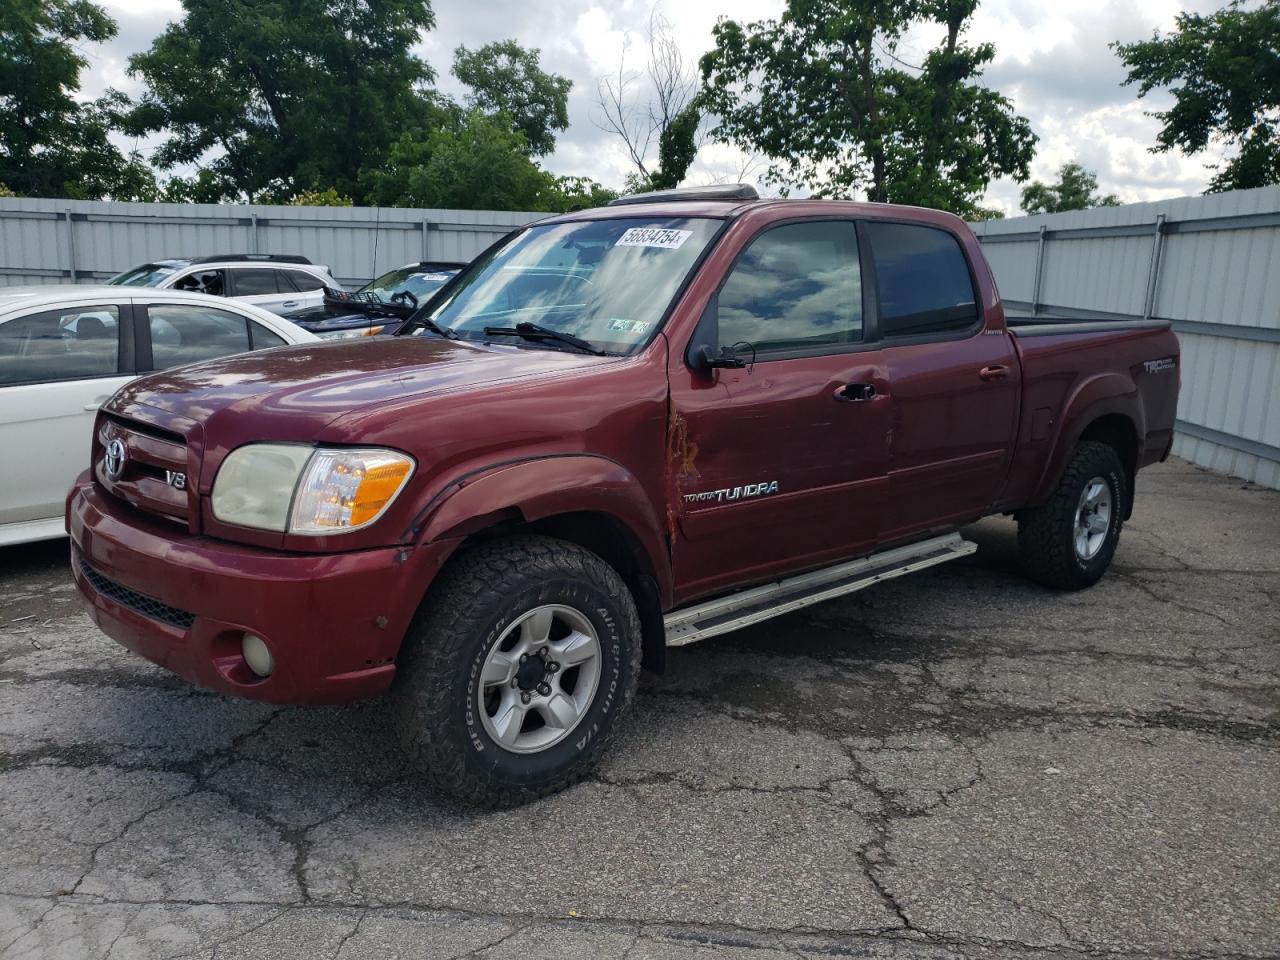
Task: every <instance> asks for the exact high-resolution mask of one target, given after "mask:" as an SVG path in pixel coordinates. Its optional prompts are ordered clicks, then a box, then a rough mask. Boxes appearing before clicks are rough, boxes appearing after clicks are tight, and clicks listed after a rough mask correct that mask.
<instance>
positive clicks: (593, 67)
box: [83, 0, 1220, 214]
mask: <svg viewBox="0 0 1280 960" xmlns="http://www.w3.org/2000/svg"><path fill="white" fill-rule="evenodd" d="M99 2H101V3H103V5H104V6H105V7H106V8H107V9H108V10H109V12H110V13H111V15H112V16H113V17H115V18H116V20H117V21H118V22H119V25H120V35H119V36H118V37H117V38H116V39H115V40H113V41H111V42H110V43H107V44H104V45H101V46H90V47H88V48H86V49H85V50H84V53H85V54H86V56H87V57H88V58H89V60H90V66H89V68H88V69H87V70H86V71H85V73H84V76H83V93H84V94H85V95H88V96H96V95H97V94H98V93H100V92H101V91H102V90H104V89H105V88H107V87H108V86H113V87H116V88H117V89H120V90H123V91H125V92H126V93H130V94H137V93H139V92H140V87H139V85H138V83H137V82H136V81H134V80H132V79H131V78H130V77H129V76H128V75H127V73H126V67H127V58H128V56H129V54H131V53H135V52H137V51H140V50H144V49H146V48H147V47H148V46H149V45H150V42H151V40H152V38H153V37H154V36H155V35H156V34H158V33H159V32H160V31H161V30H163V29H164V25H165V24H166V23H167V22H168V21H170V20H174V19H178V18H180V17H181V13H182V8H181V5H180V3H179V2H178V0H99ZM1219 5H1220V4H1218V3H1214V2H1208V3H1197V2H1195V0H1129V2H1124V3H1115V2H1108V0H1074V2H1072V3H1063V2H1062V0H983V2H982V5H981V6H980V7H979V10H978V13H977V14H976V16H975V18H974V21H973V25H972V28H971V30H970V31H969V34H968V39H969V40H970V41H971V42H980V41H991V42H993V43H994V44H995V45H996V60H995V63H994V64H992V65H991V67H990V69H989V70H988V71H987V74H986V77H985V82H986V83H987V85H988V86H990V87H992V88H993V89H996V90H999V91H1001V92H1003V93H1004V94H1006V95H1007V96H1009V97H1011V98H1012V99H1013V101H1014V103H1015V105H1016V107H1017V109H1018V111H1019V112H1020V113H1022V114H1024V115H1025V116H1027V117H1028V118H1030V120H1031V125H1032V128H1033V129H1034V130H1035V132H1036V133H1037V134H1039V136H1040V143H1039V149H1038V153H1037V157H1036V160H1035V163H1034V165H1033V167H1032V174H1033V176H1034V177H1036V178H1039V179H1047V178H1049V177H1051V175H1052V174H1053V173H1054V171H1056V169H1057V168H1058V167H1059V166H1060V165H1061V164H1063V163H1065V162H1067V161H1069V160H1079V161H1080V162H1082V163H1083V164H1084V165H1085V166H1087V167H1089V168H1090V169H1092V170H1095V171H1096V172H1097V173H1098V179H1099V182H1100V185H1101V187H1102V189H1103V190H1105V191H1107V192H1112V193H1116V194H1118V195H1119V196H1120V198H1121V199H1122V200H1123V201H1126V202H1132V201H1138V200H1154V199H1159V198H1164V197H1173V196H1184V195H1187V194H1194V193H1199V192H1201V191H1202V190H1203V189H1204V185H1205V183H1206V181H1207V180H1208V177H1209V174H1207V173H1206V171H1205V164H1206V163H1207V162H1212V161H1213V160H1215V159H1216V157H1212V156H1207V155H1206V156H1199V157H1195V158H1188V157H1183V156H1181V155H1178V154H1152V153H1150V152H1148V149H1147V148H1148V147H1149V146H1150V145H1151V144H1153V143H1154V142H1155V136H1156V132H1157V130H1158V129H1159V125H1158V123H1157V122H1156V121H1154V120H1152V119H1151V118H1149V117H1147V116H1146V115H1145V112H1144V111H1147V110H1152V109H1158V108H1159V107H1160V106H1161V105H1162V104H1163V102H1164V101H1163V100H1162V99H1161V98H1159V97H1157V96H1156V95H1154V94H1153V95H1150V96H1148V97H1147V98H1146V100H1144V101H1139V100H1137V99H1136V97H1135V96H1134V94H1133V91H1132V89H1131V88H1127V87H1122V86H1121V85H1120V82H1121V81H1122V80H1123V79H1124V71H1123V69H1122V68H1121V66H1120V64H1119V61H1118V60H1117V59H1116V57H1115V55H1114V54H1113V53H1112V52H1111V51H1110V50H1109V49H1108V48H1107V44H1108V43H1109V42H1110V41H1112V40H1122V41H1131V40H1137V39H1144V38H1146V37H1148V36H1150V35H1151V33H1152V31H1153V30H1156V29H1159V30H1168V29H1171V28H1172V26H1173V19H1174V16H1175V15H1176V14H1177V13H1178V12H1179V11H1180V10H1184V9H1186V10H1195V11H1198V12H1208V11H1209V10H1212V9H1214V8H1215V7H1217V6H1219ZM653 6H654V4H653V0H610V2H609V3H607V4H604V3H599V2H595V0H557V2H556V3H554V4H552V3H549V2H546V0H543V2H533V3H531V2H529V0H479V2H477V0H470V2H464V0H435V3H434V9H435V11H436V20H437V27H436V29H435V30H434V31H432V32H430V33H429V34H427V35H426V36H424V38H423V41H422V43H421V45H420V47H419V49H418V53H419V55H420V56H422V57H423V58H424V59H425V60H427V61H428V62H429V63H430V64H431V65H432V66H433V67H435V69H436V70H437V72H438V73H439V74H440V78H439V86H440V87H441V88H443V89H445V90H449V91H453V90H455V89H456V84H455V82H454V81H453V78H452V77H450V76H449V73H448V70H449V65H450V63H451V62H452V51H453V50H454V48H455V47H457V46H458V45H460V44H462V45H466V46H468V47H472V48H474V47H477V46H480V45H481V44H484V43H486V42H488V41H491V40H500V39H506V38H508V37H514V38H515V39H516V40H518V41H519V42H520V43H521V44H523V45H524V46H526V47H537V48H539V49H540V50H541V51H542V62H543V66H544V68H546V69H548V70H552V71H554V72H556V73H560V74H563V75H564V76H567V77H569V78H570V79H571V80H572V81H573V91H572V93H571V94H570V98H569V119H570V127H569V129H568V130H567V131H565V132H564V133H563V134H561V136H560V139H559V145H558V147H557V150H556V152H555V154H553V155H552V156H551V157H550V158H548V160H547V164H546V165H547V166H548V167H549V168H550V169H551V170H553V171H555V172H556V173H564V174H585V175H588V176H591V177H594V178H595V179H597V180H599V181H601V182H602V183H605V184H608V185H611V186H619V185H621V182H622V179H623V177H624V176H625V175H626V173H627V172H628V170H629V169H630V168H629V165H628V161H627V158H626V154H625V152H624V151H623V149H622V146H621V144H620V143H619V142H617V141H616V139H615V138H613V137H612V136H611V135H610V134H607V133H605V132H603V131H602V130H600V129H599V127H598V126H597V123H596V121H598V120H599V119H600V111H599V107H598V105H597V101H596V96H597V89H598V83H599V81H600V78H601V77H603V76H605V75H616V73H617V71H618V65H619V61H620V58H621V57H622V56H623V51H624V49H625V50H626V51H627V53H626V56H627V65H628V67H631V66H634V68H636V70H640V69H642V68H643V66H644V53H645V28H646V25H647V23H648V21H649V16H650V11H651V9H652V8H653ZM657 6H658V9H659V11H660V12H661V14H662V15H663V16H665V17H666V18H667V19H668V20H669V21H670V23H671V26H672V30H673V33H674V36H675V38H676V40H677V42H678V44H679V46H680V49H681V51H682V53H683V54H684V55H685V57H686V58H687V59H688V61H689V63H690V65H691V66H692V65H693V64H694V63H695V62H696V60H697V58H698V57H699V56H700V55H701V54H702V53H703V52H704V51H705V50H706V49H707V48H708V47H709V46H710V45H711V28H712V26H713V25H714V24H715V22H716V20H717V19H718V18H719V17H720V16H726V15H731V16H732V17H733V18H735V19H738V20H754V19H760V18H763V17H772V16H776V15H777V14H778V13H779V12H780V11H781V9H782V7H783V2H782V0H733V2H732V3H730V2H729V0H658V4H657ZM935 39H936V38H935V37H932V36H930V35H928V34H924V35H920V36H911V37H908V38H907V39H906V41H905V42H904V43H903V45H902V46H901V47H900V48H899V50H898V56H899V57H900V58H901V59H902V60H904V61H907V62H918V59H917V58H918V57H920V56H922V55H923V52H924V51H925V50H927V49H928V48H929V47H930V46H931V45H932V43H933V42H934V40H935ZM635 92H636V94H637V95H639V94H641V93H642V90H641V89H640V86H639V84H637V85H636V87H635ZM139 146H140V147H141V148H142V149H143V150H144V152H146V150H147V149H149V147H150V145H149V144H147V143H142V144H139ZM655 152H656V148H655ZM744 167H746V168H747V169H750V158H743V157H742V156H741V155H739V154H738V153H737V152H736V151H734V150H731V149H728V148H725V147H723V146H717V145H714V144H709V145H705V146H704V147H703V148H702V150H701V152H700V153H699V157H698V162H697V163H696V164H695V166H694V168H693V169H692V170H691V171H690V176H689V180H688V182H691V183H706V182H712V181H720V182H722V181H725V180H728V179H736V178H737V175H738V173H739V172H740V171H741V170H742V169H743V168H744ZM747 179H752V178H751V177H750V176H749V175H748V177H747ZM1018 191H1019V187H1018V185H1017V184H1014V183H1012V182H1003V181H1001V182H995V183H993V184H992V185H991V189H990V191H989V193H988V196H987V202H988V203H989V204H990V205H993V206H997V207H1000V208H1002V209H1004V210H1005V211H1006V213H1008V214H1016V212H1017V199H1018Z"/></svg>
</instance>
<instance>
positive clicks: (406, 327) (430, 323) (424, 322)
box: [395, 317, 458, 340]
mask: <svg viewBox="0 0 1280 960" xmlns="http://www.w3.org/2000/svg"><path fill="white" fill-rule="evenodd" d="M418 327H426V328H427V329H428V330H430V331H431V332H432V333H434V334H435V335H436V336H438V337H444V338H445V339H446V340H457V339H458V335H457V334H456V333H454V332H453V331H452V330H450V329H449V328H448V327H442V326H440V324H438V323H436V322H435V321H434V320H432V319H431V318H430V317H418V319H417V320H409V321H408V322H406V323H404V324H403V325H401V327H400V329H399V330H397V331H396V332H395V335H396V336H397V337H404V336H408V335H409V334H411V333H413V331H414V330H416V329H418Z"/></svg>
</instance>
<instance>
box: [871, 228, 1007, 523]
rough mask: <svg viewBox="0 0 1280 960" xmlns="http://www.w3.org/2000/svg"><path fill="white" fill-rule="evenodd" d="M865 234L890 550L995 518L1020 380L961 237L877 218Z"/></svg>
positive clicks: (942, 231)
mask: <svg viewBox="0 0 1280 960" xmlns="http://www.w3.org/2000/svg"><path fill="white" fill-rule="evenodd" d="M866 236H867V237H868V238H869V241H870V246H871V256H872V260H873V262H874V265H875V275H876V290H877V300H878V304H879V322H880V335H881V338H882V339H881V344H882V349H881V354H882V359H883V362H884V364H885V366H886V368H887V370H888V376H889V380H890V382H891V383H892V384H893V402H892V423H891V430H892V434H891V436H892V440H891V445H890V463H889V490H888V501H887V503H886V509H885V512H884V519H883V523H882V527H881V531H880V540H881V542H882V543H885V542H891V541H895V540H901V539H903V538H906V537H910V536H913V535H916V534H919V533H922V532H925V531H929V530H932V529H937V528H945V527H950V526H953V525H955V524H957V523H962V522H966V521H969V520H973V519H976V518H977V517H979V516H980V515H981V514H982V513H984V512H985V511H986V509H987V508H988V507H989V506H990V504H991V503H992V501H993V500H994V499H995V496H996V493H997V490H998V488H999V486H1000V483H1001V481H1002V480H1003V478H1004V476H1005V473H1006V471H1007V469H1008V463H1009V458H1010V456H1011V455H1012V447H1013V437H1014V430H1015V426H1016V423H1017V416H1018V404H1019V394H1020V383H1019V375H1018V369H1019V368H1018V362H1017V358H1016V356H1015V354H1014V348H1013V343H1012V342H1011V340H1010V338H1009V336H1008V335H1007V334H1005V333H1004V332H1003V331H999V332H998V335H990V336H988V335H986V331H985V325H984V323H983V319H984V317H983V313H982V310H981V308H980V304H979V302H978V297H977V293H976V290H977V287H976V284H975V283H974V279H973V276H972V273H971V271H970V269H969V263H968V260H967V258H966V257H965V255H964V252H963V250H962V249H961V247H960V244H959V242H958V241H957V240H956V237H955V236H954V235H953V234H951V233H950V232H948V231H946V230H943V229H940V228H937V227H931V226H925V225H922V224H918V223H896V222H888V221H868V222H867V223H866Z"/></svg>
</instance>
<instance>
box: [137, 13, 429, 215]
mask: <svg viewBox="0 0 1280 960" xmlns="http://www.w3.org/2000/svg"><path fill="white" fill-rule="evenodd" d="M183 8H184V11H185V14H184V16H183V18H182V20H181V21H178V22H176V23H172V24H170V25H169V26H168V27H167V28H166V29H165V31H164V32H163V33H162V34H161V35H160V36H159V37H158V38H157V39H156V40H155V42H154V43H153V44H152V46H151V49H150V50H148V51H146V52H145V53H141V54H137V55H135V56H133V57H131V58H130V61H129V62H130V72H131V74H133V75H135V76H138V77H140V78H141V79H142V80H143V81H144V82H145V83H146V85H147V90H146V92H145V94H144V95H143V97H142V99H141V100H140V102H139V103H138V104H137V105H136V107H135V108H134V109H133V110H132V111H131V113H130V114H129V116H128V127H129V129H130V130H131V131H132V132H134V133H137V134H144V133H154V132H160V133H162V134H163V135H164V137H165V139H164V142H163V144H162V145H161V146H160V148H159V149H158V150H157V151H156V152H155V154H154V157H153V159H154V161H155V163H156V164H157V166H159V167H160V168H161V169H166V170H167V169H171V168H173V167H175V166H180V165H185V164H199V165H200V166H201V167H202V170H201V174H200V177H199V178H198V182H197V183H196V186H197V187H198V188H199V189H200V192H201V194H202V196H207V195H208V193H212V194H214V195H216V198H217V199H247V200H263V199H286V198H288V197H290V196H292V195H293V194H294V193H296V192H298V191H300V190H307V189H315V188H317V187H321V188H323V187H330V186H332V187H334V188H335V189H336V190H338V191H339V192H340V193H342V194H345V195H348V196H351V197H353V198H354V199H356V200H357V202H363V201H364V199H365V198H364V196H363V194H362V193H361V187H360V178H359V174H360V170H361V169H362V168H363V167H366V166H376V165H378V164H380V163H381V162H382V160H383V158H384V157H385V155H386V151H387V149H388V147H389V145H390V144H391V143H392V142H393V141H394V140H395V139H396V137H397V136H398V135H399V134H400V133H401V132H402V131H404V130H405V129H415V128H420V127H423V126H430V123H431V118H432V112H433V109H434V108H435V107H434V103H433V100H432V99H431V98H430V97H428V96H425V95H424V93H423V87H424V85H425V84H427V83H428V82H430V81H431V80H432V79H433V74H432V72H431V69H430V68H429V67H428V66H427V65H426V64H425V63H423V62H422V61H421V60H420V59H418V58H417V57H416V56H414V55H413V53H412V52H411V49H410V48H411V47H412V46H413V45H414V44H415V43H417V42H418V40H419V38H420V33H421V31H423V30H427V29H430V28H431V27H433V26H434V25H435V17H434V15H433V13H432V10H431V4H430V2H429V0H381V2H378V3H369V2H363V0H255V2H254V3H245V2H243V0H183Z"/></svg>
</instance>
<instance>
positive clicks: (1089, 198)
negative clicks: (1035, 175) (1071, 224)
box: [1022, 162, 1120, 213]
mask: <svg viewBox="0 0 1280 960" xmlns="http://www.w3.org/2000/svg"><path fill="white" fill-rule="evenodd" d="M1119 205H1120V200H1119V199H1118V198H1117V197H1116V195H1115V194H1114V193H1108V194H1106V195H1103V194H1099V193H1098V176H1097V174H1095V173H1094V172H1093V171H1092V170H1086V169H1085V168H1084V167H1083V166H1081V165H1080V164H1078V163H1074V162H1073V163H1064V164H1063V165H1062V166H1061V167H1060V168H1058V180H1057V182H1056V183H1041V182H1040V181H1039V180H1036V181H1033V182H1032V183H1031V184H1029V185H1028V186H1026V187H1024V188H1023V190H1022V209H1023V210H1024V211H1026V212H1027V213H1061V212H1062V211H1064V210H1089V209H1091V208H1093V207H1118V206H1119Z"/></svg>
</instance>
